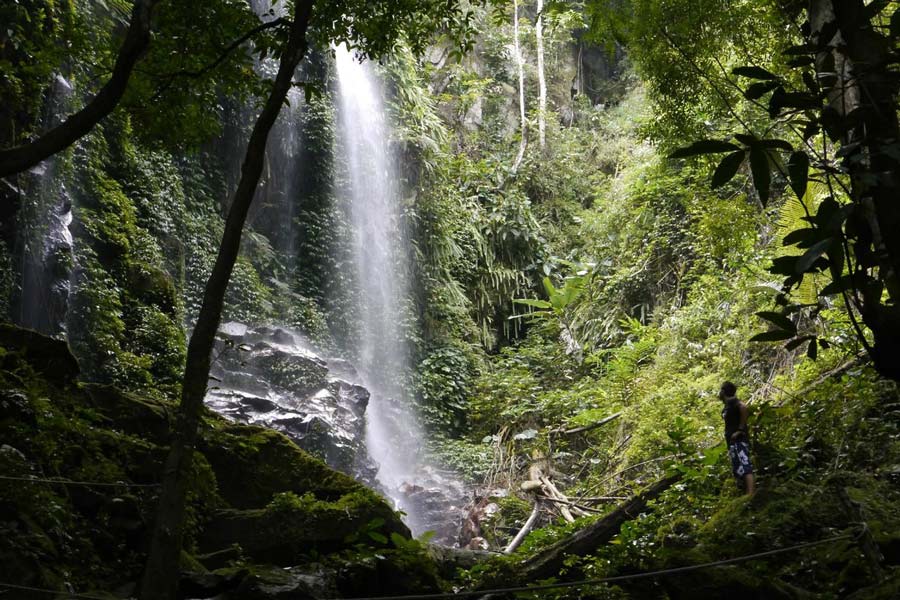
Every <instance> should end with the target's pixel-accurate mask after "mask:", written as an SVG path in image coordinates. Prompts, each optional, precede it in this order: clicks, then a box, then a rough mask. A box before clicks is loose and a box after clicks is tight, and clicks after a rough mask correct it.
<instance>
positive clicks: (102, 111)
mask: <svg viewBox="0 0 900 600" xmlns="http://www.w3.org/2000/svg"><path fill="white" fill-rule="evenodd" d="M159 2H160V0H136V1H135V3H134V9H133V10H132V12H131V24H130V25H129V26H128V33H127V34H126V35H125V41H123V42H122V47H121V48H119V55H118V56H117V57H116V64H115V67H113V73H112V76H111V77H110V79H109V81H107V82H106V84H105V85H104V86H103V87H102V88H101V89H100V91H99V92H98V93H97V95H96V96H94V98H93V100H91V101H90V102H88V104H87V105H86V106H85V107H84V108H82V109H81V110H80V111H78V112H76V113H75V114H73V115H72V116H70V117H69V118H68V119H66V120H65V121H64V122H63V123H61V124H60V125H58V126H57V127H54V128H53V129H51V130H50V131H48V132H46V133H44V134H43V135H42V136H40V137H39V138H38V139H36V140H34V141H33V142H29V143H27V144H22V145H21V146H15V147H13V148H8V149H6V150H0V177H7V176H9V175H13V174H15V173H21V172H22V171H25V170H27V169H29V168H31V167H33V166H35V165H36V164H38V163H40V162H41V161H43V160H46V159H47V158H49V157H51V156H53V155H54V154H56V153H58V152H61V151H63V150H65V149H66V148H68V147H69V146H71V145H72V144H73V143H75V142H76V141H77V140H78V139H79V138H81V137H83V136H84V135H86V134H87V133H88V132H90V131H91V129H93V128H94V126H95V125H96V124H97V123H99V122H100V120H101V119H103V118H104V117H106V116H107V115H108V114H109V113H111V112H112V111H113V110H114V109H115V108H116V106H117V105H118V104H119V101H120V100H121V99H122V96H123V95H124V94H125V89H126V88H127V87H128V79H129V78H130V77H131V72H132V71H133V70H134V66H135V64H137V62H138V61H139V60H141V58H143V56H144V54H145V53H146V51H147V47H148V46H149V45H150V20H151V16H152V13H153V9H154V7H155V6H156V5H157V4H158V3H159Z"/></svg>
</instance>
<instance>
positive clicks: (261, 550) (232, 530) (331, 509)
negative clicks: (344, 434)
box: [200, 486, 409, 566]
mask: <svg viewBox="0 0 900 600" xmlns="http://www.w3.org/2000/svg"><path fill="white" fill-rule="evenodd" d="M372 524H375V526H372ZM367 527H372V531H373V533H375V534H376V535H377V536H383V537H384V539H387V536H388V535H390V534H392V533H397V534H400V535H402V536H403V537H404V538H408V537H409V529H407V528H406V526H405V525H404V524H403V523H402V522H401V521H400V519H399V517H397V515H396V514H395V513H394V512H393V511H392V510H391V509H390V507H388V506H387V504H385V502H384V501H383V500H382V499H381V498H379V497H378V496H377V495H376V494H375V493H374V492H371V491H370V490H367V489H365V488H362V487H361V486H360V487H359V488H358V489H357V490H356V491H354V492H352V493H349V494H346V495H344V496H342V497H341V498H340V499H338V500H336V501H333V502H329V501H323V500H317V499H316V498H315V497H314V496H313V495H312V494H311V493H310V494H306V495H304V496H302V497H300V496H297V495H295V494H291V493H286V494H282V495H279V496H278V497H276V500H275V501H273V502H272V504H270V505H269V506H267V507H266V508H264V509H253V510H234V509H229V510H224V511H221V512H219V513H218V514H216V515H215V516H214V517H213V519H212V521H211V522H210V523H208V525H207V527H206V530H205V532H204V533H203V535H202V536H201V539H200V547H201V550H202V551H205V552H211V551H215V550H219V549H222V548H225V547H227V546H230V545H232V544H238V545H240V547H241V548H242V549H243V550H244V552H246V553H247V555H248V556H250V557H252V558H253V559H254V560H257V561H260V562H267V563H273V564H277V565H282V566H289V565H294V564H298V562H301V557H302V555H303V554H306V553H309V552H311V551H313V550H315V551H316V552H331V551H335V550H339V549H341V548H344V547H346V546H348V545H349V543H348V542H349V541H350V540H351V539H353V538H354V537H355V536H357V534H358V533H359V532H360V531H361V530H365V531H368V529H367Z"/></svg>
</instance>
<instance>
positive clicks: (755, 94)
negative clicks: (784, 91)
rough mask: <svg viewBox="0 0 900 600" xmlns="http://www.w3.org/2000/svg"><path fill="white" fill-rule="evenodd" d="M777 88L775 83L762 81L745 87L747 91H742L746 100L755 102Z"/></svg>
mask: <svg viewBox="0 0 900 600" xmlns="http://www.w3.org/2000/svg"><path fill="white" fill-rule="evenodd" d="M777 87H778V82H777V81H762V82H759V83H754V84H752V85H750V86H747V89H746V90H744V98H746V99H747V100H757V99H759V98H762V97H763V96H765V95H766V94H768V93H769V92H771V91H772V90H774V89H775V88H777Z"/></svg>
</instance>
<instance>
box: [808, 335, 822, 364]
mask: <svg viewBox="0 0 900 600" xmlns="http://www.w3.org/2000/svg"><path fill="white" fill-rule="evenodd" d="M806 355H807V356H808V357H810V358H811V359H812V360H816V357H818V356H819V348H818V345H817V344H816V338H813V339H811V340H809V347H808V348H807V349H806Z"/></svg>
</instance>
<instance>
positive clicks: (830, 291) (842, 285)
mask: <svg viewBox="0 0 900 600" xmlns="http://www.w3.org/2000/svg"><path fill="white" fill-rule="evenodd" d="M850 289H853V279H851V277H850V276H849V275H844V276H843V277H841V278H840V279H837V280H834V281H832V282H831V283H829V284H828V285H826V286H825V287H823V288H822V291H820V292H819V295H820V296H834V295H835V294H840V293H841V292H843V291H844V290H850Z"/></svg>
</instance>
